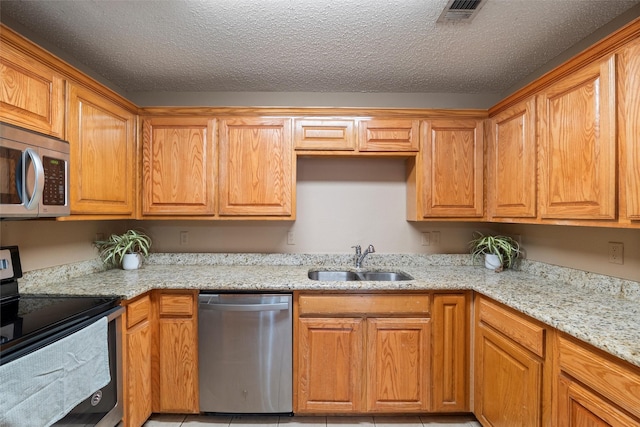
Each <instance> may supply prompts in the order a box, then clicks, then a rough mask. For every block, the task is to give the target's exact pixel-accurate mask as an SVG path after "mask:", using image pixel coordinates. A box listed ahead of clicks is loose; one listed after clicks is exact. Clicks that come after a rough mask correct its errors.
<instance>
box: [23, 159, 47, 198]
mask: <svg viewBox="0 0 640 427" xmlns="http://www.w3.org/2000/svg"><path fill="white" fill-rule="evenodd" d="M27 156H28V157H29V158H30V159H31V163H33V171H34V174H35V184H34V187H33V194H32V195H31V198H30V199H29V200H28V201H26V202H25V203H24V207H25V208H27V209H28V210H33V209H36V208H37V207H38V204H39V202H40V199H41V198H42V192H43V191H44V166H42V160H41V159H40V156H39V155H38V153H37V152H36V151H35V150H34V149H32V148H27V149H26V150H24V154H23V159H22V174H23V178H22V182H23V186H24V196H25V198H26V197H27V194H26V193H27V190H26V186H27V177H26V173H27V162H26V160H27Z"/></svg>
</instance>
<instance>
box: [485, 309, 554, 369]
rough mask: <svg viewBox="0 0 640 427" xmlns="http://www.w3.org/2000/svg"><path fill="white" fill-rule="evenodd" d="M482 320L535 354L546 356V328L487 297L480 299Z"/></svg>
mask: <svg viewBox="0 0 640 427" xmlns="http://www.w3.org/2000/svg"><path fill="white" fill-rule="evenodd" d="M478 311H479V316H480V321H481V322H483V323H485V324H487V325H489V326H491V327H492V328H493V329H495V330H497V331H499V332H500V333H502V334H503V335H505V336H507V337H509V338H510V339H512V340H513V341H515V342H517V343H518V344H520V345H521V346H523V347H524V348H526V349H527V350H529V351H531V352H533V353H534V354H536V355H538V356H540V357H544V350H545V347H544V337H545V329H544V328H543V327H541V326H538V325H536V324H535V323H533V322H529V321H528V320H526V319H524V318H523V317H522V315H519V314H517V313H514V312H513V311H511V310H507V309H505V308H502V307H500V306H498V305H497V304H494V303H492V302H490V301H487V300H485V299H480V304H479V308H478Z"/></svg>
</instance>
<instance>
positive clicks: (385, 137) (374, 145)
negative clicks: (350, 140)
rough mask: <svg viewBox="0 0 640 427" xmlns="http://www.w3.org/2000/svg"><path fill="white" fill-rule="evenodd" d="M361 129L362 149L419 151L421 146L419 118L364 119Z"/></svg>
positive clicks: (360, 142)
mask: <svg viewBox="0 0 640 427" xmlns="http://www.w3.org/2000/svg"><path fill="white" fill-rule="evenodd" d="M359 129H360V131H359V138H358V148H359V149H360V151H418V149H419V147H420V136H419V132H420V121H419V120H409V119H394V120H389V119H386V120H385V119H382V120H381V119H377V120H362V121H361V122H360V125H359Z"/></svg>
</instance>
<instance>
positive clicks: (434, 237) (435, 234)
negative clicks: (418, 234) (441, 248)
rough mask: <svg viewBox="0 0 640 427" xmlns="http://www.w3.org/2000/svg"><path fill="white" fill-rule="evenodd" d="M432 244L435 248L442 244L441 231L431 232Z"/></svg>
mask: <svg viewBox="0 0 640 427" xmlns="http://www.w3.org/2000/svg"><path fill="white" fill-rule="evenodd" d="M431 243H433V245H434V246H438V245H439V244H440V232H439V231H432V232H431Z"/></svg>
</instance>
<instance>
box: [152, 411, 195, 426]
mask: <svg viewBox="0 0 640 427" xmlns="http://www.w3.org/2000/svg"><path fill="white" fill-rule="evenodd" d="M184 418H185V416H184V415H175V414H153V415H151V418H149V420H148V421H147V422H146V423H144V427H180V426H181V425H182V422H183V421H184Z"/></svg>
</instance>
